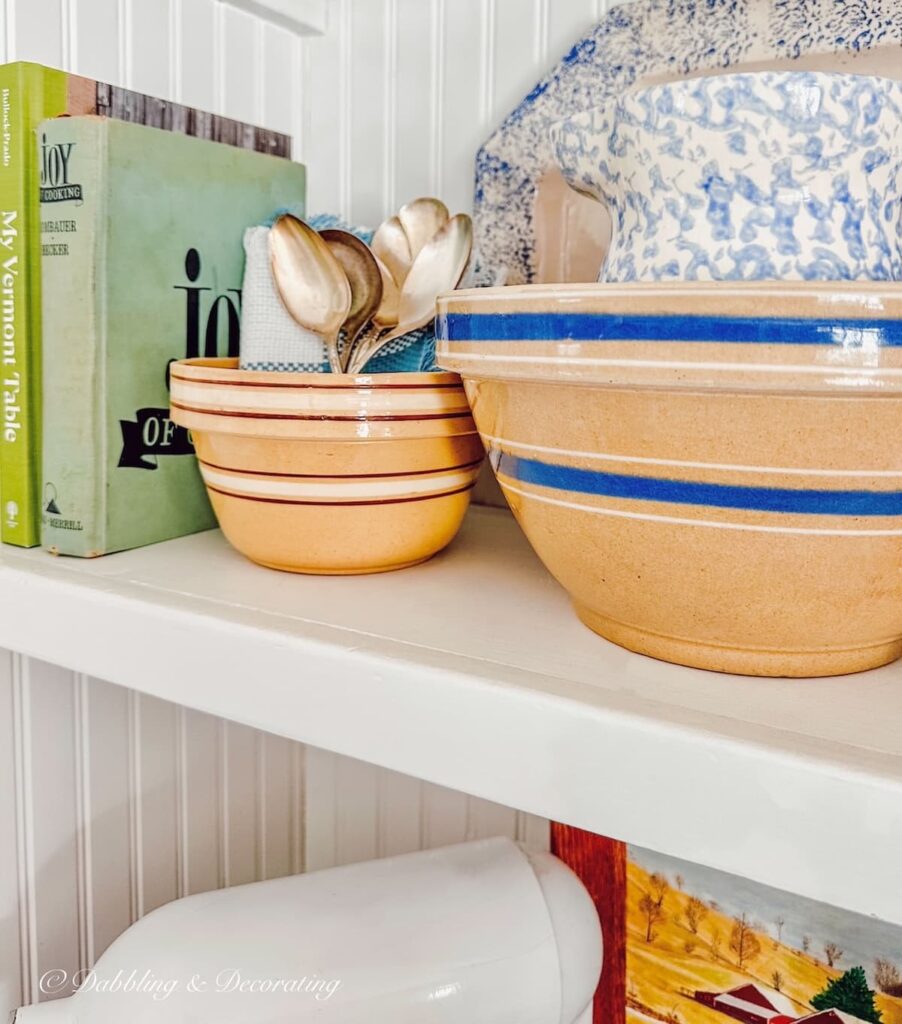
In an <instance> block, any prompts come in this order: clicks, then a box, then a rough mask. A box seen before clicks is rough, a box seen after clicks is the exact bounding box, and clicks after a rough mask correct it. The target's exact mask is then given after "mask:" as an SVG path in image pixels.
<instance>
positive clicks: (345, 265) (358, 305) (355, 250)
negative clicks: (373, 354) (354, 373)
mask: <svg viewBox="0 0 902 1024" xmlns="http://www.w3.org/2000/svg"><path fill="white" fill-rule="evenodd" d="M320 237H321V238H322V239H323V241H324V242H325V243H326V245H328V246H329V251H330V252H331V253H332V255H333V256H334V257H335V259H336V260H338V262H339V263H340V264H341V269H342V270H343V271H344V272H345V277H347V279H348V284H349V285H350V286H351V308H350V309H349V310H348V315H347V317H346V318H345V322H344V324H342V330H343V332H344V346H343V349H342V352H341V362H342V366H343V367H346V366H347V364H348V360H349V359H350V356H351V352H352V351H353V348H354V343H355V341H356V340H357V335H358V334H359V333H360V331H361V329H362V328H363V327H364V326H365V325H366V324H368V323H369V322H370V320H372V319H373V317H374V316H375V315H376V313H377V311H378V310H379V307H380V305H381V303H382V273H381V272H380V270H379V265H378V264H377V263H376V257H375V256H373V254H372V253H371V252H370V250H369V247H368V246H367V244H366V243H365V242H361V240H360V239H359V238H358V237H357V236H356V235H352V234H351V232H350V231H342V230H341V229H340V228H327V229H326V230H324V231H320Z"/></svg>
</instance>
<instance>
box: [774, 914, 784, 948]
mask: <svg viewBox="0 0 902 1024" xmlns="http://www.w3.org/2000/svg"><path fill="white" fill-rule="evenodd" d="M774 924H775V925H776V926H777V941H776V942H775V943H774V949H776V948H777V945H778V944H779V943H781V942H782V941H783V925H785V924H786V919H785V918H784V917H782V916H780V917H778V918H777V920H776V921H774Z"/></svg>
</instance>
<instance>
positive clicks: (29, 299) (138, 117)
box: [0, 61, 291, 547]
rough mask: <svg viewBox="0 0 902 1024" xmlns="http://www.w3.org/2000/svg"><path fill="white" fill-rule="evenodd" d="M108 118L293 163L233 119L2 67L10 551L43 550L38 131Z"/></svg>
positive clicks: (0, 263) (28, 68) (266, 137)
mask: <svg viewBox="0 0 902 1024" xmlns="http://www.w3.org/2000/svg"><path fill="white" fill-rule="evenodd" d="M62 114H69V115H83V114H105V115H108V116H110V117H114V118H117V119H120V120H124V121H130V122H136V123H139V124H149V125H153V126H155V127H158V128H163V129H166V130H167V131H173V132H180V133H185V134H187V135H192V136H197V137H198V138H206V139H213V140H216V141H220V142H224V143H228V144H230V145H233V146H239V147H242V148H246V149H253V150H257V151H260V152H264V153H268V154H270V155H273V156H281V157H288V156H290V150H291V140H290V138H289V137H288V136H286V135H283V134H281V133H278V132H271V131H267V130H265V129H261V128H255V127H253V126H251V125H246V124H241V123H239V122H237V121H232V120H230V119H228V118H223V117H218V116H215V115H212V114H207V113H204V112H203V111H199V110H194V109H192V108H190V107H185V106H183V105H181V104H178V103H170V102H167V101H164V100H159V99H155V98H154V97H151V96H145V95H143V94H142V93H137V92H133V91H132V90H129V89H121V88H118V87H115V86H111V85H106V84H105V83H103V82H96V81H94V80H93V79H88V78H82V77H80V76H77V75H70V74H68V73H66V72H64V71H58V70H55V69H53V68H47V67H42V66H41V65H39V64H31V63H27V62H22V61H20V62H17V63H12V64H5V65H2V66H0V125H2V128H0V156H2V158H0V242H2V252H0V255H2V259H0V289H2V297H0V301H2V314H0V315H2V325H3V346H2V352H3V432H2V434H0V463H2V474H3V503H2V517H0V534H2V539H3V540H4V541H5V542H6V543H11V544H17V545H20V546H22V547H31V546H33V545H35V544H37V543H39V541H40V514H41V510H40V495H41V467H40V457H41V439H40V428H41V389H40V379H41V292H40V287H41V275H40V257H41V241H40V230H39V215H40V214H39V205H38V204H39V187H40V183H39V174H40V170H39V167H38V163H37V150H36V146H35V129H36V127H37V125H38V124H39V123H40V122H41V121H43V120H44V119H45V118H48V117H56V116H58V115H62Z"/></svg>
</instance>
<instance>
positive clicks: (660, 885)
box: [639, 872, 670, 942]
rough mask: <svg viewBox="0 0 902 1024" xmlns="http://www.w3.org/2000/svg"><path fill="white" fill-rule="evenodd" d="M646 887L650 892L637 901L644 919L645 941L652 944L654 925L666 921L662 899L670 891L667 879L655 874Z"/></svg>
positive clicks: (651, 876)
mask: <svg viewBox="0 0 902 1024" xmlns="http://www.w3.org/2000/svg"><path fill="white" fill-rule="evenodd" d="M648 885H649V888H650V889H651V892H647V893H645V894H644V895H643V896H642V899H641V900H639V910H640V911H641V912H642V914H643V916H644V917H645V941H646V942H654V941H655V938H656V932H655V925H656V924H657V923H658V922H659V921H663V920H666V918H665V916H664V899H665V898H666V896H667V893H668V891H669V889H670V886H669V885H668V883H667V879H666V878H665V877H664V876H663V875H661V874H658V872H655V873H654V874H653V875H650V876H649V879H648Z"/></svg>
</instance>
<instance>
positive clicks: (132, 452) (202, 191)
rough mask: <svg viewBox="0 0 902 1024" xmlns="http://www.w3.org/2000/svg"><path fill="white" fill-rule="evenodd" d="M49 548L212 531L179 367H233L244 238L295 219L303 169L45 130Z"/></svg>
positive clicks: (138, 131)
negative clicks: (177, 382) (181, 402)
mask: <svg viewBox="0 0 902 1024" xmlns="http://www.w3.org/2000/svg"><path fill="white" fill-rule="evenodd" d="M37 146H38V163H39V166H40V168H41V175H42V178H41V244H42V272H43V319H44V396H45V400H44V459H43V463H44V483H43V488H42V496H41V507H42V516H41V523H42V535H41V539H42V543H43V545H44V546H45V547H47V548H49V549H50V550H51V551H54V552H58V553H61V554H70V555H82V556H88V557H90V556H94V555H101V554H104V553H107V552H111V551H120V550H123V549H125V548H132V547H137V546H139V545H142V544H150V543H153V542H155V541H159V540H165V539H167V538H170V537H176V536H181V535H183V534H186V533H192V532H195V531H197V530H203V529H206V528H208V527H210V526H212V525H214V520H213V516H212V512H211V510H210V507H209V505H208V502H207V498H206V494H205V493H204V488H203V484H202V483H201V480H200V475H199V473H198V470H197V466H196V463H195V458H194V453H193V449H192V446H191V439H190V436H189V435H188V434H187V432H186V431H184V430H183V429H182V428H180V427H177V426H176V425H175V424H173V423H172V421H171V420H170V419H169V395H168V371H169V363H170V362H171V361H172V360H173V359H180V358H186V357H191V356H198V355H210V356H213V355H223V356H224V355H237V354H238V339H239V323H240V313H241V281H242V274H243V263H244V259H243V249H242V236H243V232H244V229H245V228H246V227H247V226H248V225H251V224H256V223H260V222H261V221H264V220H265V219H266V218H268V217H269V216H270V215H271V214H272V213H273V212H274V211H275V210H277V209H280V208H286V207H290V208H293V209H297V210H298V211H299V212H300V211H302V209H303V198H304V169H303V167H302V166H301V165H300V164H293V163H290V162H289V161H286V160H283V159H279V158H276V157H272V156H266V155H264V154H261V153H254V152H248V151H243V150H239V149H234V148H232V147H229V146H223V145H220V144H217V143H215V142H207V141H203V140H201V139H196V138H189V137H186V136H183V135H176V134H173V133H171V132H164V131H160V130H158V129H155V128H147V127H144V126H142V125H136V124H126V123H123V122H120V121H115V120H110V119H106V118H99V117H72V118H58V119H56V120H52V121H45V122H44V123H43V124H41V126H40V127H39V129H38V139H37Z"/></svg>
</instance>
